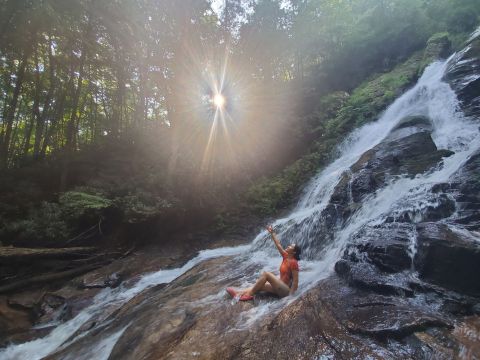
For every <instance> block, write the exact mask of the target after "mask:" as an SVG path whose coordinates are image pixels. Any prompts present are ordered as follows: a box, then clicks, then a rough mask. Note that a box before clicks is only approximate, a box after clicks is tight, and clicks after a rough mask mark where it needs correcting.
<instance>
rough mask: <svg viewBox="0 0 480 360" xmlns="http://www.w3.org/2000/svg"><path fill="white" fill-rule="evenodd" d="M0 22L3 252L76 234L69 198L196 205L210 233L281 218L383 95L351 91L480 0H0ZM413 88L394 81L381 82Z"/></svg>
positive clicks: (466, 18)
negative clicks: (236, 220)
mask: <svg viewBox="0 0 480 360" xmlns="http://www.w3.org/2000/svg"><path fill="white" fill-rule="evenodd" d="M0 14H1V15H0V16H1V18H0V24H1V32H0V61H1V67H0V72H1V73H0V89H1V93H0V111H1V112H0V113H1V121H0V127H1V129H0V166H1V167H2V173H4V174H6V176H4V177H3V176H2V177H3V179H2V181H3V184H2V188H3V192H2V199H3V202H2V203H3V205H2V206H3V209H0V216H1V217H2V219H3V220H2V222H3V225H2V230H1V232H2V234H3V236H2V238H4V239H8V240H7V242H9V241H14V239H15V238H17V237H18V236H20V237H22V236H23V235H21V234H20V233H25V232H26V231H27V232H28V231H30V230H26V228H30V229H32V228H34V229H36V230H35V231H38V233H37V234H40V233H44V232H45V231H46V230H45V228H46V227H47V228H50V230H51V232H50V233H49V235H45V236H50V237H51V238H52V237H53V238H65V237H68V236H70V237H71V236H73V235H76V234H78V233H79V232H81V231H80V230H82V231H83V230H85V226H87V225H89V226H90V225H92V223H91V221H90V222H89V221H87V222H86V224H83V225H82V226H80V228H77V226H75V230H72V229H69V230H66V229H67V228H69V226H70V225H65V223H68V222H69V221H70V222H72V221H71V219H70V218H71V217H72V214H71V213H72V212H73V213H75V212H76V211H77V212H78V211H80V212H82V211H83V210H78V209H76V210H71V209H70V210H68V209H67V210H66V209H65V207H67V208H69V207H72V206H73V207H74V208H75V204H76V202H77V203H78V204H79V206H80V207H81V208H82V209H83V208H84V207H85V206H86V207H91V208H93V209H98V208H105V207H108V206H110V205H111V204H112V202H113V203H115V205H116V207H117V208H118V207H119V208H121V209H122V211H123V212H124V213H128V214H131V215H127V218H128V216H130V217H132V218H135V217H139V216H140V217H141V216H143V215H145V214H147V215H148V216H150V215H152V214H154V215H155V214H163V213H164V212H165V211H169V212H172V211H173V210H172V209H181V211H189V210H191V209H196V210H195V212H194V213H195V214H197V215H198V214H204V215H205V214H207V215H205V216H206V217H207V218H209V219H210V220H211V219H213V218H215V219H216V220H215V221H216V222H217V224H216V225H215V226H217V227H218V228H220V229H221V228H224V227H226V226H227V224H228V222H229V221H230V222H231V220H229V219H228V216H231V213H232V212H238V209H239V208H242V209H244V210H245V209H246V211H247V212H248V213H249V214H254V215H261V216H265V215H269V214H272V213H274V212H276V211H278V210H280V209H282V208H284V207H285V206H288V205H289V204H290V203H291V201H292V199H293V198H294V197H295V195H296V194H298V192H299V191H300V189H301V185H302V184H303V182H305V180H306V179H307V178H308V177H309V176H310V175H311V174H312V173H313V172H314V171H315V170H316V169H318V167H319V166H321V165H322V164H323V163H324V162H325V161H326V159H328V157H329V155H330V152H331V151H332V149H333V147H334V144H336V143H337V142H338V139H340V138H341V137H342V136H344V134H345V133H346V132H347V131H349V130H350V129H351V128H353V127H354V126H356V125H358V123H357V124H355V123H353V122H352V121H351V114H352V113H353V112H355V113H356V115H358V112H364V114H365V116H364V117H365V119H368V118H369V117H371V115H373V114H374V113H378V112H379V111H381V110H383V109H384V108H385V106H386V105H388V103H389V102H391V101H392V100H393V98H394V96H395V94H396V93H395V91H391V89H390V90H389V91H390V92H389V93H388V94H386V96H385V99H383V100H382V101H380V103H379V104H376V105H375V107H376V108H375V109H372V108H360V107H359V106H358V104H355V101H356V99H355V97H353V98H352V97H349V94H350V93H351V92H352V90H353V89H354V88H356V87H357V86H358V85H360V84H361V83H362V82H364V81H365V80H368V79H370V78H371V77H372V76H375V74H381V73H382V72H387V71H390V70H391V69H392V68H394V67H395V66H396V65H397V64H399V63H400V62H403V61H404V60H405V59H407V58H408V57H409V56H411V55H412V54H413V53H414V52H415V51H416V50H418V49H420V48H423V47H424V45H425V43H426V41H427V40H428V39H429V38H430V37H431V36H432V35H433V34H436V33H438V32H444V31H448V32H450V35H449V39H450V40H449V41H453V46H458V44H459V43H460V42H461V40H463V39H464V38H465V36H466V34H467V33H468V32H469V31H471V30H472V29H473V28H474V26H475V25H476V23H477V20H478V15H479V14H480V4H479V3H478V1H475V0H440V1H429V0H382V1H378V0H351V1H338V0H291V1H275V0H261V1H253V0H228V1H225V2H213V3H212V2H210V1H206V0H188V1H181V2H173V1H164V0H118V1H113V2H110V1H109V2H97V1H92V0H68V1H65V0H38V1H37V0H35V1H34V0H21V1H20V0H15V1H13V0H2V1H1V2H0ZM440 37H441V35H440ZM414 80H415V79H414V77H412V76H410V77H409V75H408V76H407V75H404V74H401V73H400V74H399V76H398V78H396V79H390V82H391V83H392V84H393V85H394V87H395V86H397V88H405V86H408V85H409V84H411V82H412V81H414ZM216 94H222V96H224V97H225V104H224V106H222V107H217V106H215V104H213V102H212V98H213V97H214V96H215V95H216ZM370 95H371V94H370ZM345 104H346V105H347V106H346V109H347V110H345V111H344V112H343V113H342V114H341V116H343V118H342V119H340V120H339V119H338V116H337V110H338V109H339V108H340V107H341V106H343V105H345ZM370 106H372V105H371V104H370ZM348 109H349V110H348ZM348 111H350V115H349V113H348ZM336 117H337V118H336ZM349 119H350V120H349ZM302 156H303V157H302ZM300 157H302V159H301V160H300V162H299V161H297V162H295V163H294V161H295V160H297V159H299V158H300ZM292 163H293V165H291V164H292ZM289 165H291V166H290V167H289V168H287V169H286V170H284V172H283V173H282V174H283V175H278V174H280V171H282V169H284V168H285V167H287V166H289ZM278 176H280V177H278ZM19 181H20V183H21V184H23V185H21V186H17V185H18V182H19ZM67 190H75V191H73V192H72V191H71V192H66V191H67ZM72 204H73V205H72ZM107 205H108V206H107ZM65 213H66V215H65ZM226 214H227V215H226ZM59 216H60V218H61V220H58V217H59ZM97 216H98V214H97V215H95V216H94V218H97ZM19 218H20V219H22V218H23V219H27V220H25V221H30V223H25V222H23V223H22V222H21V223H15V221H17V220H18V219H19ZM32 219H33V220H32ZM68 219H70V220H68ZM13 220H15V221H13ZM22 221H23V220H22ZM32 221H33V225H32ZM132 221H136V220H132ZM35 224H42V225H38V226H34V225H35ZM46 224H48V225H46ZM55 224H56V225H55ZM76 224H78V222H76ZM27 225H32V226H33V227H32V226H27ZM57 225H58V226H57ZM32 231H33V230H32ZM24 235H25V234H24ZM52 235H53V236H52ZM25 236H27V235H25ZM39 236H40V237H42V236H41V235H39ZM27 237H28V236H27Z"/></svg>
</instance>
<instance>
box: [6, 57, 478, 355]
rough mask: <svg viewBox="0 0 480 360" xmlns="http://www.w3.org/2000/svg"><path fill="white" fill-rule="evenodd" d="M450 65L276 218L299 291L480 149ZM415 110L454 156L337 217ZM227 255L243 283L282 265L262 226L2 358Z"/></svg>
mask: <svg viewBox="0 0 480 360" xmlns="http://www.w3.org/2000/svg"><path fill="white" fill-rule="evenodd" d="M446 67H447V62H436V63H434V64H432V65H430V66H429V67H428V68H427V69H426V70H425V72H424V74H423V76H422V77H421V78H420V80H419V81H418V83H417V84H416V85H415V86H414V87H413V88H412V89H411V90H409V91H408V92H406V93H405V94H404V95H402V96H401V97H400V98H398V99H397V100H396V101H395V102H394V103H393V104H392V105H391V106H390V107H389V108H388V109H387V110H386V111H385V113H384V114H383V116H382V117H381V118H380V119H379V120H378V121H376V122H374V123H371V124H368V125H365V126H363V127H362V128H360V129H358V130H356V131H354V132H353V133H352V134H351V135H350V136H349V137H348V139H346V141H344V143H343V144H341V145H340V146H339V148H338V153H339V156H338V158H337V159H336V160H335V161H334V162H333V163H332V164H330V165H329V166H327V167H326V168H325V169H324V170H323V171H322V172H320V173H319V174H318V175H317V176H315V178H314V179H312V181H311V182H310V184H309V186H307V188H306V190H305V192H304V195H303V196H302V198H301V199H300V201H299V203H298V205H297V207H296V208H295V210H294V211H293V212H292V213H291V214H290V215H289V216H288V217H286V218H283V219H279V220H277V221H276V222H275V224H274V226H275V228H276V229H277V233H278V234H279V236H280V238H282V239H284V240H285V241H289V242H292V243H293V242H295V243H297V244H299V245H300V246H302V248H303V253H304V254H305V258H306V260H303V261H302V262H301V263H300V265H301V276H300V286H299V289H300V290H299V293H301V292H303V291H305V290H306V289H308V288H309V287H310V286H312V285H313V284H314V283H315V282H316V281H318V280H320V279H322V278H325V277H326V276H328V275H329V274H330V273H331V271H332V269H333V265H334V264H335V262H336V261H337V260H338V259H339V258H340V256H341V254H342V252H343V251H344V249H345V247H346V244H347V242H348V240H349V239H350V238H351V237H352V236H353V235H354V234H355V233H356V232H357V231H359V230H360V229H361V228H362V227H364V226H365V225H367V224H379V223H383V222H385V221H386V219H387V218H388V217H395V216H399V215H400V214H402V213H404V212H412V213H415V214H417V215H418V214H419V215H418V216H420V218H421V214H422V209H423V208H425V207H427V206H432V204H433V205H434V204H435V201H436V199H435V197H434V196H433V195H432V193H431V191H430V190H431V188H432V186H433V185H434V184H436V183H441V182H447V181H448V180H449V178H450V177H451V176H452V175H453V174H454V173H455V172H456V171H458V169H459V168H460V167H461V166H462V164H464V163H465V161H467V159H468V158H469V156H470V155H471V154H472V153H473V152H474V151H475V150H477V149H479V148H480V135H479V131H478V125H477V124H474V123H473V122H471V121H470V120H469V119H468V118H465V117H464V116H463V115H462V113H461V112H460V111H459V108H458V101H457V98H456V96H455V93H454V92H453V90H452V89H451V88H450V86H449V85H448V84H446V83H444V82H442V76H443V74H444V72H445V69H446ZM412 115H423V116H427V117H428V118H430V119H431V120H432V122H433V132H432V138H433V140H434V142H435V144H436V146H437V147H438V148H439V149H448V150H451V151H453V152H454V155H452V156H450V157H448V158H445V159H444V160H443V165H442V166H439V167H438V168H436V169H434V170H432V171H430V172H428V173H426V174H423V175H417V176H416V177H414V178H410V177H407V176H397V177H395V178H392V180H391V181H390V182H388V183H387V185H386V186H384V187H383V188H381V189H378V190H377V191H376V192H375V193H373V194H371V195H369V196H367V197H366V198H364V199H363V201H362V203H361V205H360V207H359V208H358V209H356V211H355V212H354V213H353V214H352V215H351V216H350V218H349V219H348V220H347V221H346V222H341V221H338V220H337V219H335V218H332V214H331V213H329V212H328V209H329V206H330V207H331V204H330V200H331V196H332V194H333V193H334V190H335V187H336V186H337V184H338V183H339V182H340V180H341V178H342V176H343V175H344V174H345V175H346V176H349V172H350V167H351V166H352V165H353V164H354V163H355V162H357V160H358V159H359V158H360V157H361V156H362V154H364V153H365V152H366V151H368V150H369V149H371V148H373V147H374V146H376V145H377V144H379V143H380V142H381V141H382V140H384V139H385V138H386V137H387V136H388V135H389V134H390V133H391V130H392V129H393V128H394V127H395V126H396V125H397V124H398V123H399V122H400V121H401V120H402V119H403V118H405V117H406V116H412ZM419 199H421V201H419ZM459 231H461V230H459ZM410 249H411V253H412V257H413V256H414V253H415V249H416V244H415V234H412V238H411V245H410ZM229 255H236V260H229V261H231V263H232V266H231V267H230V268H231V270H230V273H228V274H224V275H223V276H224V277H227V278H234V277H235V276H236V277H237V278H238V274H241V273H245V274H246V275H245V276H244V278H243V279H242V281H243V284H244V285H247V284H248V283H251V281H253V280H254V278H255V277H256V276H257V275H258V273H257V272H255V273H252V271H251V270H248V269H249V267H250V268H251V267H252V265H254V267H255V269H258V268H259V267H260V268H262V267H263V268H265V269H268V270H269V271H271V270H273V269H276V268H277V267H278V265H279V257H278V254H277V253H276V249H275V248H274V246H273V245H272V243H271V242H270V241H269V240H268V234H267V233H266V232H265V231H263V232H261V233H260V234H258V236H257V237H256V238H255V239H254V240H253V242H252V243H251V245H246V246H241V247H236V248H223V249H215V250H208V251H204V252H201V253H200V254H199V255H198V256H197V257H196V258H194V259H192V260H191V261H189V262H188V263H187V264H185V265H184V266H183V267H181V268H178V269H173V270H160V271H159V272H156V273H151V274H147V275H145V276H143V277H142V278H141V279H140V280H139V281H138V282H137V283H136V284H135V285H133V286H131V287H130V288H127V287H125V286H121V287H120V288H117V289H105V290H103V291H102V292H100V293H99V294H98V295H97V297H96V298H95V299H94V302H93V304H92V305H91V306H89V307H88V308H86V309H85V310H83V311H82V312H81V313H80V314H78V315H77V316H76V317H75V318H73V319H72V320H70V321H67V322H66V323H64V324H61V325H59V326H58V327H57V328H56V329H55V330H53V331H52V332H51V333H50V334H49V335H47V336H46V337H44V338H42V339H37V340H34V341H31V342H28V343H24V344H19V345H11V346H10V347H8V348H6V349H4V350H2V351H0V358H2V359H19V358H22V359H23V358H29V359H40V358H42V357H44V356H46V355H48V354H51V353H53V352H56V351H58V350H59V349H62V348H65V347H67V346H68V345H69V344H71V343H73V342H76V341H78V340H79V339H80V338H82V337H84V336H86V335H87V334H88V333H89V332H90V331H91V329H90V330H88V331H85V332H83V333H82V332H80V334H77V331H78V329H80V328H81V327H82V325H84V324H85V323H87V322H88V321H90V319H92V318H94V317H99V316H100V314H104V313H112V312H113V310H114V309H118V308H119V307H121V306H122V305H123V304H125V303H126V302H127V301H128V300H130V299H132V298H133V297H134V296H135V295H137V294H139V293H140V292H142V291H144V290H145V289H147V288H149V287H152V286H154V285H157V284H160V283H168V282H170V281H172V280H174V279H175V278H176V277H178V276H180V275H181V274H183V273H184V272H186V271H187V270H189V269H191V268H192V267H193V266H195V265H197V264H198V263H200V262H201V261H203V260H206V259H209V258H212V257H218V256H229ZM223 296H224V295H223V291H222V290H220V291H219V293H218V294H214V295H212V298H211V299H209V300H211V302H212V304H215V303H216V302H218V301H220V300H219V299H220V298H221V297H223ZM289 301H292V298H286V299H283V300H281V301H275V302H266V303H260V304H259V305H257V306H255V307H253V308H252V309H251V310H248V311H245V312H243V313H242V314H241V318H240V319H238V321H237V323H236V324H235V325H234V328H233V329H231V330H235V329H239V328H245V327H248V326H251V324H252V323H254V322H255V321H258V318H259V317H261V316H263V315H265V314H271V313H272V312H275V311H276V310H278V309H280V308H281V307H283V306H285V304H286V303H287V302H289ZM104 318H105V317H104ZM97 323H99V322H98V321H97ZM100 323H101V321H100ZM97 326H100V325H97ZM124 330H125V326H122V327H118V328H117V329H116V330H115V331H114V332H113V333H111V334H110V335H109V336H108V337H105V338H101V337H100V339H99V341H98V342H97V343H96V344H92V345H91V346H90V349H85V352H84V353H82V354H75V356H74V357H75V358H77V359H81V358H85V359H87V358H90V356H91V354H92V351H94V352H95V356H96V357H97V358H105V359H106V358H108V355H109V354H110V352H111V350H112V348H113V346H114V345H115V343H116V342H117V340H118V339H119V338H120V337H121V336H122V334H123V332H124ZM72 356H73V355H72ZM67 358H68V356H67Z"/></svg>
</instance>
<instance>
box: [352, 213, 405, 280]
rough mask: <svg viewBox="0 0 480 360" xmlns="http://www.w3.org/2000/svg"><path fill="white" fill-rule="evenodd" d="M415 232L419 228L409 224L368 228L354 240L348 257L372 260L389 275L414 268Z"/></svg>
mask: <svg viewBox="0 0 480 360" xmlns="http://www.w3.org/2000/svg"><path fill="white" fill-rule="evenodd" d="M414 232H415V225H412V224H408V223H387V224H382V225H379V226H365V227H364V228H362V229H361V230H360V231H359V232H358V233H356V234H355V236H354V237H353V239H352V242H351V243H350V244H349V245H348V247H347V250H346V251H345V254H346V256H345V257H346V258H349V259H351V260H353V261H360V260H368V261H369V262H371V263H372V264H374V265H376V266H377V267H378V268H379V269H380V270H382V271H386V272H389V273H394V272H399V271H403V270H408V269H411V268H412V238H413V236H415V234H414Z"/></svg>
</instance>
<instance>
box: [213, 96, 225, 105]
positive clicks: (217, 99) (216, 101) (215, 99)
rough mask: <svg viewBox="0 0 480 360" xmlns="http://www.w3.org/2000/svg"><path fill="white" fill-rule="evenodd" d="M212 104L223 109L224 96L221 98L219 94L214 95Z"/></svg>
mask: <svg viewBox="0 0 480 360" xmlns="http://www.w3.org/2000/svg"><path fill="white" fill-rule="evenodd" d="M213 104H214V105H215V106H216V107H217V108H223V107H224V105H225V96H223V95H222V94H220V93H218V94H216V95H215V96H214V97H213Z"/></svg>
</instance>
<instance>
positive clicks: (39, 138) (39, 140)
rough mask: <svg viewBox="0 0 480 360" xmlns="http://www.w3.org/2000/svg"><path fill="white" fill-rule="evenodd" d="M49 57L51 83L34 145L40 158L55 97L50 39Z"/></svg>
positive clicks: (38, 122)
mask: <svg viewBox="0 0 480 360" xmlns="http://www.w3.org/2000/svg"><path fill="white" fill-rule="evenodd" d="M48 59H49V68H50V85H49V88H48V93H47V96H46V97H45V101H44V103H43V110H42V114H41V116H40V117H39V118H38V119H37V124H36V127H35V143H34V145H33V157H34V158H35V159H38V158H39V157H40V150H41V144H42V137H43V133H44V128H45V120H46V119H47V115H48V113H49V112H50V107H51V103H52V98H53V92H54V90H55V85H56V81H55V62H54V58H53V53H52V43H51V40H50V43H49V46H48Z"/></svg>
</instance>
